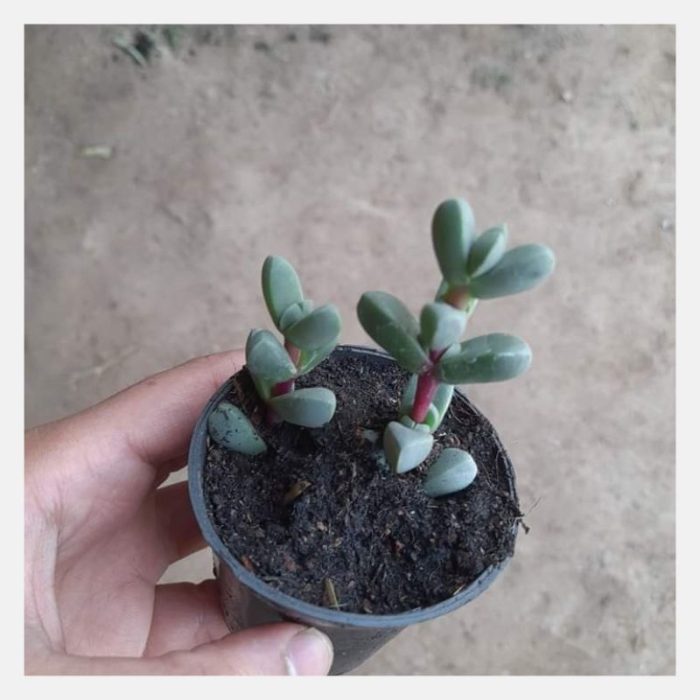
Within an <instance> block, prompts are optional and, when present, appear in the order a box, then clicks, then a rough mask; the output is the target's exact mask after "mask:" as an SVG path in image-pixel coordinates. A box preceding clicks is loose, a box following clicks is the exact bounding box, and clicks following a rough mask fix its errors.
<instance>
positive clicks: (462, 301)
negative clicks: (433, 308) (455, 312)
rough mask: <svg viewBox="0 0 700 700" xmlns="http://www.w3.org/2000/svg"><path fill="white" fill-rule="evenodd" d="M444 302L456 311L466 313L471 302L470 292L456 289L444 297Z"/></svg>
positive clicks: (461, 288) (459, 288) (462, 288)
mask: <svg viewBox="0 0 700 700" xmlns="http://www.w3.org/2000/svg"><path fill="white" fill-rule="evenodd" d="M443 301H444V302H445V303H446V304H449V305H450V306H454V307H455V309H459V310H460V311H464V309H465V308H466V306H467V302H468V301H469V292H468V291H467V290H466V289H465V288H464V287H454V288H453V289H451V290H450V291H449V292H448V293H447V294H445V296H444V297H443Z"/></svg>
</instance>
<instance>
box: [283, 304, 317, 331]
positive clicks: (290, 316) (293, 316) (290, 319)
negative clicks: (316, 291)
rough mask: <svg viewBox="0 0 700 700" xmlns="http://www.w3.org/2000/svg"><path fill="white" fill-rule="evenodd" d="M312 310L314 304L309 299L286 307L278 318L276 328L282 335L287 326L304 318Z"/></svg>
mask: <svg viewBox="0 0 700 700" xmlns="http://www.w3.org/2000/svg"><path fill="white" fill-rule="evenodd" d="M313 308H314V303H313V301H311V299H304V301H302V302H301V303H299V304H292V305H291V306H288V307H287V308H286V309H285V310H284V312H283V313H282V315H281V316H280V321H279V323H278V324H277V327H278V328H279V329H280V331H282V333H284V332H285V330H287V328H289V326H291V325H292V324H293V323H296V322H297V321H299V320H301V319H302V318H304V316H306V315H307V314H308V313H310V311H311V309H313Z"/></svg>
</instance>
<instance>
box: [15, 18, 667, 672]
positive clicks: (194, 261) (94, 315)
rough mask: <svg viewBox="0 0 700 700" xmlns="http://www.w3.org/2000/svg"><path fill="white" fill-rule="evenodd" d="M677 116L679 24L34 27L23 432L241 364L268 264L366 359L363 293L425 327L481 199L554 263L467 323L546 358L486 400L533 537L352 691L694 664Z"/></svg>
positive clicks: (407, 637) (489, 389)
mask: <svg viewBox="0 0 700 700" xmlns="http://www.w3.org/2000/svg"><path fill="white" fill-rule="evenodd" d="M115 42H116V43H115ZM117 44H120V45H119V46H118V45H117ZM674 100H675V36H674V30H673V28H672V27H669V26H586V27H578V26H565V27H557V26H546V27H545V26H504V27H498V26H494V27H489V26H478V27H477V26H466V27H465V26H430V27H421V26H414V27H392V26H329V27H308V26H266V27H241V26H236V27H231V26H229V27H205V26H197V27H183V28H177V27H173V28H165V27H116V26H108V27H87V26H86V27H68V26H62V27H29V28H28V29H27V31H26V136H27V139H26V421H27V425H28V426H31V425H35V424H38V423H41V422H44V421H48V420H51V419H53V418H57V417H59V416H63V415H66V414H69V413H71V412H74V411H76V410H78V409H81V408H83V407H85V406H87V405H90V404H92V403H94V402H96V401H97V400H99V399H101V398H103V397H105V396H107V395H109V394H111V393H113V392H115V391H116V390H118V389H120V388H123V387H124V386H126V385H128V384H130V383H132V382H134V381H136V380H138V379H139V378H141V377H143V376H145V375H147V374H149V373H152V372H155V371H157V370H160V369H164V368H167V367H169V366H172V365H174V364H177V363H180V362H182V361H184V360H186V359H188V358H190V357H193V356H195V355H200V354H206V353H210V352H214V351H217V350H221V349H226V348H230V347H235V346H241V345H242V344H243V342H244V340H245V337H246V335H247V332H248V330H249V328H250V327H252V326H259V325H264V324H266V323H267V320H266V316H265V310H264V305H263V302H262V297H261V292H260V288H259V269H260V265H261V263H262V260H263V259H264V257H265V256H266V255H267V254H269V253H277V254H280V255H284V256H285V257H288V258H289V259H290V260H291V261H292V262H293V263H294V264H295V265H296V266H297V268H298V269H299V271H300V273H301V275H302V277H303V280H304V282H305V287H306V289H307V291H308V295H309V296H310V297H311V298H314V299H318V300H324V301H333V302H334V303H336V304H337V305H338V306H339V308H340V310H341V313H342V314H343V318H344V322H345V327H344V333H343V341H344V342H350V343H364V344H367V343H368V340H367V338H366V337H365V336H364V333H363V332H362V330H361V328H360V326H359V324H358V322H357V320H356V318H355V314H354V307H355V303H356V301H357V299H358V297H359V296H360V294H361V293H362V292H363V291H365V290H367V289H384V290H387V291H391V292H393V293H395V294H397V295H399V296H401V297H402V298H403V299H404V300H405V301H406V302H407V303H408V304H409V305H410V307H411V308H412V309H413V310H414V311H418V309H419V308H420V306H421V305H422V303H423V302H424V301H425V300H426V299H427V298H428V297H429V296H430V295H431V294H432V292H433V290H434V288H435V285H436V281H437V268H436V265H435V262H434V259H433V256H432V252H431V247H430V239H429V222H430V218H431V215H432V212H433V209H434V207H435V206H436V204H437V203H438V202H439V201H441V200H442V199H444V198H446V197H449V196H462V197H465V198H467V199H468V200H469V201H470V202H472V204H473V206H474V209H475V212H476V216H477V222H478V224H479V225H480V228H482V229H483V228H486V227H487V226H489V225H493V224H495V223H499V222H502V221H505V222H507V223H508V226H509V229H510V235H511V245H518V244H521V243H528V242H542V243H546V244H548V245H550V246H551V247H552V248H553V249H554V250H555V251H556V253H557V256H558V268H557V270H556V273H555V275H554V277H553V278H552V279H551V280H550V281H548V282H547V284H546V285H544V286H542V287H540V288H538V289H537V290H535V291H531V292H528V293H527V294H523V295H520V296H517V297H510V298H508V299H503V300H496V301H493V302H484V303H482V304H481V305H480V308H479V309H478V311H477V313H476V314H475V316H474V319H473V322H472V324H471V332H472V333H473V334H480V333H484V332H490V331H495V330H503V331H507V332H512V333H516V334H518V335H521V336H523V337H524V338H526V339H527V340H528V342H529V343H530V344H531V346H532V348H533V352H534V362H533V366H532V368H531V369H530V371H529V372H528V373H527V374H526V375H524V376H523V377H521V378H519V379H518V380H515V381H513V382H509V383H507V384H502V385H498V384H495V385H485V386H476V387H473V388H470V389H469V393H470V396H471V397H472V398H473V399H474V400H475V402H476V403H477V404H478V405H479V406H480V408H481V409H482V410H483V411H484V413H485V414H486V415H487V416H489V418H490V419H491V420H492V421H493V422H494V423H495V425H496V426H497V429H498V431H499V433H500V435H501V437H502V439H503V441H504V443H505V444H506V446H507V448H508V449H509V452H510V453H511V456H512V458H513V461H514V463H515V465H516V468H517V471H518V477H519V488H520V495H521V501H522V506H523V508H524V510H525V511H526V512H527V518H526V523H527V524H528V525H529V527H530V528H531V530H530V533H529V534H528V535H524V534H521V536H520V538H519V542H518V548H517V553H516V557H515V559H514V560H513V562H512V563H511V564H510V566H509V568H508V569H507V570H506V572H505V573H504V574H503V575H502V577H501V578H500V579H499V580H498V581H497V583H496V584H494V586H493V587H492V589H490V590H489V591H488V592H487V593H485V594H484V595H483V596H482V597H480V598H479V599H477V600H476V601H474V602H473V603H472V604H470V605H468V606H466V607H465V608H463V609H462V610H460V611H459V612H457V613H454V614H452V615H450V616H449V617H446V618H443V619H439V620H436V621H434V622H432V623H428V624H425V625H422V626H419V627H415V628H412V629H409V630H406V631H405V632H403V633H402V634H401V635H400V636H399V637H397V638H396V639H395V640H394V641H393V642H391V643H390V644H389V645H388V646H387V647H385V648H384V649H383V650H382V651H381V652H380V653H379V654H377V655H376V656H375V657H374V658H373V659H372V660H370V661H369V662H368V663H366V664H365V665H364V666H363V667H362V668H360V669H358V671H356V673H364V674H436V675H437V674H478V675H490V674H669V673H673V672H674V668H675V649H674V637H675V626H674V604H675V600H674V589H675V582H674V559H675V552H674V546H675V545H674V522H675V515H674V466H675V465H674V458H675V454H674V453H675V449H674V448H675V446H674V431H675V414H674V411H675V407H674V374H675V368H674V343H675V336H674V323H675V298H674V289H675V261H674V253H675V241H674V228H675V163H674V144H675V130H674V127H675V115H674ZM86 148H87V149H88V150H85V149H86ZM90 149H91V150H90ZM182 476H183V473H180V475H179V477H180V478H181V477H182ZM209 571H210V561H209V555H208V554H207V553H201V554H199V555H195V556H193V557H191V558H189V559H187V560H185V561H183V562H180V563H179V564H178V565H177V566H176V567H174V568H173V569H172V570H171V571H169V572H168V574H167V578H168V580H174V579H176V578H178V577H180V576H182V577H185V578H188V579H193V580H199V579H201V578H204V577H206V576H208V575H209Z"/></svg>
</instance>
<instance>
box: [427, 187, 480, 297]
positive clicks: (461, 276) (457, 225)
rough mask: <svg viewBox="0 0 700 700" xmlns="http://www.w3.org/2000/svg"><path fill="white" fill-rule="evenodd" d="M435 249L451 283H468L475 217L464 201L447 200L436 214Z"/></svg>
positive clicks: (433, 227) (443, 272)
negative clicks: (468, 259)
mask: <svg viewBox="0 0 700 700" xmlns="http://www.w3.org/2000/svg"><path fill="white" fill-rule="evenodd" d="M432 234H433V249H434V250H435V257H436V258H437V261H438V265H439V266H440V271H441V272H442V276H443V277H444V278H445V279H446V280H447V281H448V282H449V283H450V284H457V285H459V284H464V283H465V282H466V281H467V257H468V255H469V248H470V247H471V244H472V240H473V239H474V214H473V212H472V210H471V207H470V206H469V205H468V204H467V203H466V202H465V201H464V200H463V199H448V200H447V201H445V202H443V203H442V204H440V206H439V207H438V208H437V209H436V210H435V214H434V215H433V224H432Z"/></svg>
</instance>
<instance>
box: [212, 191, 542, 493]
mask: <svg viewBox="0 0 700 700" xmlns="http://www.w3.org/2000/svg"><path fill="white" fill-rule="evenodd" d="M507 238H508V234H507V230H506V227H505V226H504V225H500V226H495V227H493V228H489V229H487V230H486V231H484V232H483V233H481V234H480V235H478V236H477V235H476V227H475V221H474V215H473V213H472V210H471V208H470V207H469V205H468V204H467V202H465V201H464V200H461V199H449V200H446V201H445V202H443V203H442V204H440V206H438V208H437V210H436V211H435V214H434V216H433V221H432V242H433V249H434V252H435V256H436V258H437V262H438V265H439V268H440V272H441V273H442V281H441V283H440V285H439V287H438V290H437V293H436V296H435V299H434V301H431V302H429V303H427V304H425V305H424V306H423V308H422V309H421V313H420V316H419V318H416V317H415V316H414V315H413V314H412V313H411V312H410V311H409V310H408V308H407V307H406V306H405V305H404V304H403V302H402V301H400V300H399V299H398V298H396V297H395V296H393V295H391V294H388V293H387V292H366V293H365V294H363V295H362V297H361V298H360V300H359V302H358V305H357V314H358V317H359V320H360V323H361V324H362V326H363V328H364V329H365V331H366V332H367V333H368V334H369V335H370V337H371V338H372V339H373V340H374V341H375V342H376V343H377V344H378V345H380V346H381V347H382V348H384V350H386V351H387V352H388V353H389V354H390V355H391V356H392V357H393V358H394V359H395V360H396V362H397V363H398V364H399V366H401V367H402V368H403V369H405V370H407V371H408V372H409V373H410V375H411V376H410V378H409V380H408V382H407V384H406V387H405V389H404V392H403V395H402V397H401V401H400V404H399V415H398V417H397V418H398V419H397V420H394V421H390V422H389V423H388V425H387V426H386V428H385V431H384V436H383V449H384V455H385V457H386V461H387V463H388V464H389V466H390V467H391V469H392V470H393V471H394V472H396V473H397V474H401V473H404V472H407V471H409V470H411V469H414V468H415V467H417V466H419V465H420V464H421V463H422V462H423V461H424V460H425V459H426V458H427V457H428V455H429V454H430V453H431V451H432V447H433V433H435V431H436V430H437V429H438V427H439V426H440V424H441V423H442V421H443V419H444V417H445V415H446V413H447V410H448V409H449V406H450V403H451V401H452V397H453V394H454V387H455V385H457V384H474V383H480V382H497V381H504V380H506V379H512V378H514V377H517V376H518V375H520V374H522V373H523V372H524V371H525V370H526V369H527V368H528V367H529V365H530V362H531V359H532V354H531V351H530V348H529V346H528V345H527V343H526V342H525V341H524V340H521V339H520V338H518V337H517V336H514V335H508V334H506V333H490V334H488V335H482V336H478V337H476V338H471V339H468V340H465V341H461V342H460V340H461V337H462V335H463V334H464V331H465V329H466V327H467V322H468V320H469V317H470V316H471V314H472V313H473V312H474V310H475V308H476V305H477V303H478V301H479V299H491V298H495V297H501V296H507V295H509V294H516V293H518V292H522V291H525V290H527V289H530V288H532V287H534V286H535V285H537V284H538V283H540V282H541V281H542V280H544V279H545V278H546V277H547V276H548V275H549V274H550V273H551V272H552V270H553V269H554V254H553V253H552V251H551V250H550V249H549V248H547V247H546V246H543V245H536V244H529V245H521V246H517V247H515V248H512V249H510V250H506V247H507ZM262 289H263V295H264V298H265V303H266V305H267V309H268V311H269V313H270V316H271V317H272V321H273V323H274V325H275V326H276V328H277V329H278V331H279V332H280V333H281V334H282V336H283V342H280V340H278V338H277V336H275V335H274V334H273V333H271V332H270V331H267V330H260V329H254V330H252V331H251V332H250V335H249V336H248V340H247V342H246V366H247V369H248V372H249V373H250V376H251V378H252V380H253V384H254V386H255V388H256V391H257V393H258V395H259V396H260V398H261V399H262V401H263V402H264V403H265V405H266V411H267V416H266V418H267V421H268V423H269V424H271V425H274V424H276V423H279V422H280V421H287V422H289V423H293V424H295V425H298V426H302V427H305V428H319V427H321V426H323V425H325V424H327V423H328V422H329V421H330V420H331V419H332V417H333V415H334V413H335V408H336V399H335V395H334V394H333V392H332V391H330V390H329V389H326V388H324V387H310V388H303V389H296V388H295V381H296V380H297V379H298V378H299V377H301V376H302V375H304V374H306V373H308V372H310V371H311V370H312V369H313V368H314V367H316V366H317V365H318V364H319V363H320V362H322V361H323V360H324V359H326V358H327V357H328V356H329V355H330V353H331V352H332V351H333V349H334V348H335V347H336V344H337V342H338V337H339V334H340V328H341V321H340V316H339V314H338V311H337V310H336V308H335V307H334V306H333V305H331V304H326V305H323V306H319V307H314V304H313V302H311V301H310V300H308V299H306V298H305V297H304V294H303V291H302V287H301V283H300V281H299V277H298V276H297V273H296V272H295V270H294V268H293V267H292V266H291V265H290V264H289V263H288V262H287V261H286V260H285V259H284V258H281V257H276V256H271V257H268V258H267V259H266V260H265V262H264V264H263V269H262ZM209 434H210V436H211V438H212V439H213V440H214V441H215V442H216V443H217V444H219V445H220V446H222V447H225V448H226V449H230V450H234V451H237V452H241V453H244V454H248V455H256V454H260V453H262V452H264V451H265V450H266V445H265V443H264V441H263V440H262V438H261V437H260V436H259V435H258V434H257V432H256V430H255V428H254V427H253V425H252V424H251V422H250V421H249V420H248V418H247V417H246V416H245V414H244V413H243V412H242V411H241V410H240V409H239V408H238V407H236V406H234V405H233V404H231V403H229V402H227V401H223V402H221V403H220V404H219V405H218V406H217V407H216V408H215V409H214V411H212V413H211V414H210V417H209ZM476 474H477V465H476V462H475V461H474V459H473V458H472V456H471V455H470V454H468V453H467V452H465V451H464V450H460V449H455V448H447V449H445V450H443V452H442V453H441V454H440V455H439V456H438V458H437V459H436V460H435V462H434V463H433V464H432V465H431V466H430V468H429V469H428V471H427V474H426V477H425V480H424V482H423V487H424V490H425V492H426V493H427V494H428V495H429V496H433V497H438V496H444V495H448V494H450V493H454V492H455V491H459V490H461V489H463V488H466V487H467V486H468V485H469V484H470V483H471V482H472V481H473V480H474V478H475V477H476Z"/></svg>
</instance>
